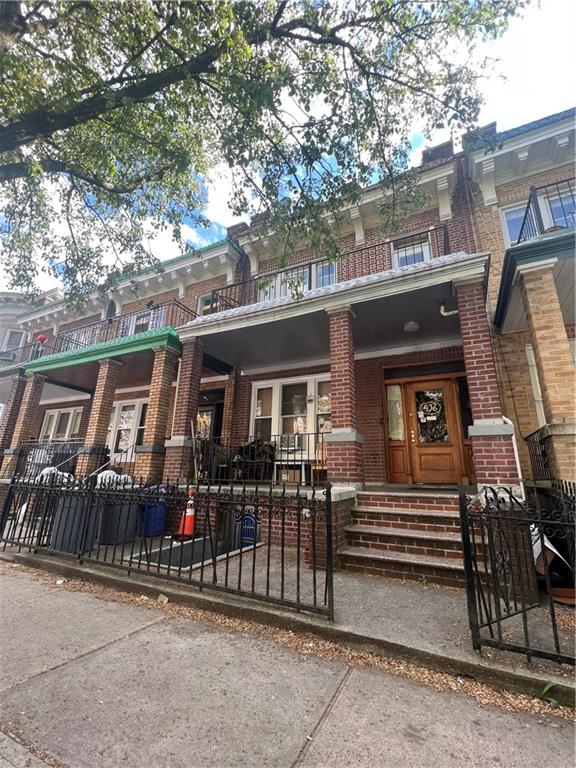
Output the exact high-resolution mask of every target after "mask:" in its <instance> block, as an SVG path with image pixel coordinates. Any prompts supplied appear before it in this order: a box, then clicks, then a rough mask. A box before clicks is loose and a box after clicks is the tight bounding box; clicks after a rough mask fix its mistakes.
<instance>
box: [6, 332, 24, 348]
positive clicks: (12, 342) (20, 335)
mask: <svg viewBox="0 0 576 768" xmlns="http://www.w3.org/2000/svg"><path fill="white" fill-rule="evenodd" d="M23 339H24V331H8V333H7V334H6V342H5V344H4V349H5V350H6V351H8V350H10V349H18V348H19V347H20V345H21V344H22V340H23Z"/></svg>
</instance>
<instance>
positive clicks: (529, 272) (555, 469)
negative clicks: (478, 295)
mask: <svg viewBox="0 0 576 768" xmlns="http://www.w3.org/2000/svg"><path fill="white" fill-rule="evenodd" d="M555 263H556V259H547V260H546V261H541V262H539V263H535V264H529V265H522V266H519V267H518V272H519V273H520V275H519V276H520V290H521V292H522V300H523V303H524V310H525V312H526V319H527V321H528V328H529V331H530V341H531V344H532V348H533V350H534V358H535V360H536V368H537V370H538V380H539V382H540V388H541V390H542V405H543V408H544V415H545V417H546V425H545V426H544V427H543V428H542V429H541V430H540V434H541V437H542V438H545V439H546V447H547V455H548V462H549V464H550V469H551V472H552V476H553V477H554V478H558V479H562V480H576V396H575V388H576V368H575V366H574V360H573V358H572V351H571V349H570V344H569V341H568V336H567V334H566V327H565V325H564V317H563V315H562V309H561V307H560V301H559V299H558V292H557V290H556V284H555V282H554V265H555Z"/></svg>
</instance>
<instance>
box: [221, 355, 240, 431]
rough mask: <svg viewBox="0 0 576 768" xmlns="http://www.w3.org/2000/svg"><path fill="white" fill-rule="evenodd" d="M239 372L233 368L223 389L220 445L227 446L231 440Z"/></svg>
mask: <svg viewBox="0 0 576 768" xmlns="http://www.w3.org/2000/svg"><path fill="white" fill-rule="evenodd" d="M239 375H240V372H239V371H238V370H237V369H236V368H234V369H233V370H231V371H230V373H229V374H228V381H227V382H226V387H225V389H224V408H223V409H222V443H223V445H229V444H230V442H231V439H232V427H233V425H234V411H235V406H236V389H237V387H238V377H239Z"/></svg>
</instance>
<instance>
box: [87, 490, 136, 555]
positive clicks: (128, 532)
mask: <svg viewBox="0 0 576 768" xmlns="http://www.w3.org/2000/svg"><path fill="white" fill-rule="evenodd" d="M139 509H140V504H138V503H137V502H126V501H116V500H113V501H112V500H108V499H102V498H98V497H96V498H95V499H94V504H93V510H94V515H93V517H94V518H95V519H96V520H97V521H98V544H100V545H106V544H126V543H129V542H131V541H134V539H135V538H136V530H137V528H138V517H139V515H138V512H139Z"/></svg>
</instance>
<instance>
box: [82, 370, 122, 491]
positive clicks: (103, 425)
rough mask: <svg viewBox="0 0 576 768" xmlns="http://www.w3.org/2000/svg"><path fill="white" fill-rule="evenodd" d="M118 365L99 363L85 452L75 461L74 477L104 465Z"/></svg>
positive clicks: (86, 473) (85, 440)
mask: <svg viewBox="0 0 576 768" xmlns="http://www.w3.org/2000/svg"><path fill="white" fill-rule="evenodd" d="M121 365H122V363H120V362H119V361H118V360H110V359H108V360H100V363H99V369H98V380H97V381H96V388H95V389H94V394H93V395H92V406H91V408H90V418H89V419H88V427H87V429H86V436H85V438H84V445H85V446H86V447H87V448H88V449H89V450H87V451H86V452H85V453H83V454H82V455H81V456H79V457H78V461H77V464H76V474H77V475H78V476H82V475H89V474H90V473H91V472H94V470H96V469H98V467H100V466H102V464H104V463H105V461H106V459H105V456H106V454H107V448H106V441H107V439H108V427H109V426H110V418H111V416H112V407H113V405H114V394H115V392H116V386H117V384H118V374H119V372H120V366H121Z"/></svg>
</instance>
